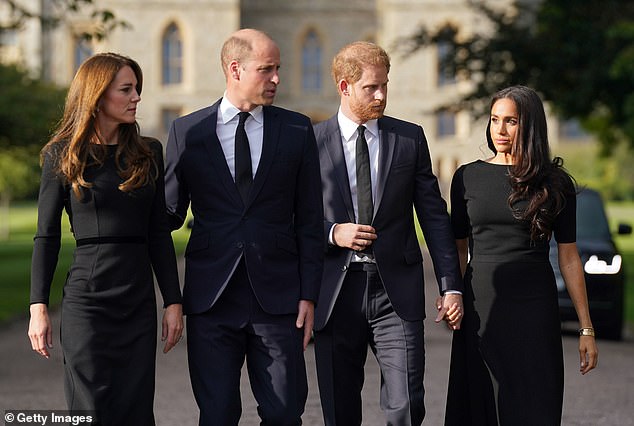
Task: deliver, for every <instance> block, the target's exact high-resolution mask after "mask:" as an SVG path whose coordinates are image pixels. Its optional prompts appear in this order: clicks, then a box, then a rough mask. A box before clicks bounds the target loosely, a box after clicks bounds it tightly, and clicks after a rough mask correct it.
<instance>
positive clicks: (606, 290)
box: [550, 189, 632, 340]
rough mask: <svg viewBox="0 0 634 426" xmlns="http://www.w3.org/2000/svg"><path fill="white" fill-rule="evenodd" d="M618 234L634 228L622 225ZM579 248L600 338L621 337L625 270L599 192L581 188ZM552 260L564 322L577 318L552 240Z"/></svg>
mask: <svg viewBox="0 0 634 426" xmlns="http://www.w3.org/2000/svg"><path fill="white" fill-rule="evenodd" d="M617 232H618V233H619V234H630V233H631V232H632V227H631V226H630V225H627V224H620V225H619V227H618V231H617ZM577 249H578V250H579V256H580V257H581V263H582V265H583V268H584V275H585V279H586V288H587V292H588V302H589V305H590V317H591V318H592V323H593V325H594V328H595V330H596V333H597V337H599V338H604V339H612V340H620V339H621V337H622V331H623V303H624V300H625V297H624V293H625V272H624V271H623V264H622V259H621V255H620V254H619V252H618V250H617V248H616V245H615V244H614V241H613V240H612V235H611V233H610V228H609V226H608V220H607V216H606V214H605V208H604V206H603V202H602V200H601V196H600V195H599V193H598V192H596V191H593V190H590V189H582V190H581V191H579V193H578V195H577ZM550 262H551V263H552V265H553V269H554V270H555V277H556V280H557V290H558V292H559V313H560V317H561V320H562V322H565V321H577V314H576V313H575V309H574V306H573V304H572V301H571V300H570V296H569V295H568V291H566V286H565V285H564V281H563V279H562V277H561V274H560V272H559V265H558V263H557V246H556V244H555V242H554V241H551V250H550Z"/></svg>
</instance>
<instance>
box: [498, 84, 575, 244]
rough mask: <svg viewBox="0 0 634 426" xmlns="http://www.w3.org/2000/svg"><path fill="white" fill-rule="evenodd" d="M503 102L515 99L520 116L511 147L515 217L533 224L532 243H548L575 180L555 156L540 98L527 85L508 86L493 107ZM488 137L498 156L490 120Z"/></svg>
mask: <svg viewBox="0 0 634 426" xmlns="http://www.w3.org/2000/svg"><path fill="white" fill-rule="evenodd" d="M500 99H510V100H512V101H513V102H514V103H515V107H516V108H517V114H518V130H517V134H516V136H515V140H514V141H513V144H512V145H511V156H512V158H513V165H512V166H511V167H510V168H509V179H510V183H511V194H510V195H509V198H508V204H509V207H510V208H511V209H512V211H513V216H514V217H515V218H517V219H520V220H524V221H526V222H528V223H529V226H530V236H531V240H533V241H537V240H548V239H549V238H550V236H551V235H552V230H553V225H554V222H555V218H556V217H557V215H558V214H559V213H560V212H561V210H562V209H563V208H564V205H565V202H566V195H569V194H567V193H566V188H569V184H567V183H568V182H570V180H571V179H572V177H571V176H569V175H568V173H567V172H566V171H565V169H564V168H563V159H562V158H561V157H554V158H552V157H551V153H550V147H549V144H548V128H547V124H546V114H545V112H544V105H543V103H542V101H541V99H540V97H539V95H537V93H536V92H535V91H534V90H532V89H530V88H528V87H525V86H512V87H508V88H506V89H502V90H500V91H499V92H497V93H496V94H495V95H494V96H493V98H492V99H491V108H493V105H494V104H495V103H496V102H497V101H498V100H500ZM486 137H487V144H488V146H489V149H490V150H491V151H493V153H497V151H496V149H495V145H494V144H493V139H492V137H491V120H490V119H489V123H488V125H487V129H486ZM520 201H525V202H526V203H525V207H522V208H519V207H517V203H518V202H520ZM522 204H524V203H522Z"/></svg>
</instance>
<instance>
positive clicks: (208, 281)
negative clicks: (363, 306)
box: [165, 101, 323, 314]
mask: <svg viewBox="0 0 634 426" xmlns="http://www.w3.org/2000/svg"><path fill="white" fill-rule="evenodd" d="M219 105H220V101H218V102H216V103H215V104H214V105H212V106H210V107H207V108H204V109H201V110H199V111H196V112H193V113H191V114H189V115H186V116H184V117H181V118H179V119H177V120H175V121H174V122H173V124H172V127H171V129H170V132H169V140H168V144H167V152H166V175H165V180H166V184H165V191H166V204H167V210H168V213H169V214H170V217H171V219H172V228H174V229H176V228H179V227H180V226H182V224H183V222H184V220H185V217H186V214H187V209H188V207H189V205H190V202H191V209H192V213H193V216H194V225H193V228H192V231H191V236H190V239H189V242H188V244H187V248H186V251H185V287H184V290H183V309H184V312H185V313H186V314H192V313H194V314H195V313H201V312H204V311H206V310H208V309H209V308H210V307H211V306H212V305H213V304H214V303H215V301H216V300H217V299H218V297H219V296H220V294H221V293H222V291H223V289H224V287H225V286H226V285H227V283H228V281H229V279H230V278H231V276H232V274H233V272H234V270H235V268H236V266H237V265H238V262H239V261H240V259H241V258H242V257H244V261H245V264H246V268H247V272H248V276H249V279H250V282H251V286H252V288H253V291H254V293H255V296H256V298H257V299H258V301H259V303H260V305H261V307H262V309H264V310H265V311H266V312H268V313H270V314H289V313H296V312H297V307H298V302H299V300H300V299H305V300H312V301H316V300H317V297H318V293H319V286H320V281H321V274H322V267H323V235H322V234H323V215H322V211H323V210H322V202H321V197H319V196H318V194H319V191H320V190H321V188H320V174H319V158H318V153H317V146H316V142H315V136H314V133H313V128H312V126H311V124H310V120H309V119H308V117H306V116H304V115H301V114H299V113H296V112H292V111H288V110H285V109H282V108H278V107H274V106H265V107H264V110H263V113H264V139H263V146H262V156H261V158H260V162H259V165H258V168H257V172H256V175H255V177H254V181H253V184H252V185H251V190H250V194H249V197H248V200H247V201H246V202H245V203H243V201H242V198H241V197H240V193H239V192H238V189H237V187H236V185H235V183H234V180H233V178H232V176H231V173H230V171H229V167H228V166H227V162H226V160H225V156H224V153H223V151H222V148H221V146H220V141H219V140H218V137H217V135H216V131H215V129H216V122H217V115H218V107H219Z"/></svg>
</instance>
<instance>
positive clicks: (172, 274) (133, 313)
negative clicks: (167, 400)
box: [31, 140, 181, 425]
mask: <svg viewBox="0 0 634 426" xmlns="http://www.w3.org/2000/svg"><path fill="white" fill-rule="evenodd" d="M150 146H151V148H152V151H153V153H154V157H155V160H156V165H157V168H158V176H157V178H156V180H155V181H154V182H153V184H151V185H146V186H144V187H142V188H139V189H137V190H134V191H132V192H129V193H128V192H123V191H120V190H119V189H118V185H119V184H120V183H121V182H123V179H122V178H121V177H120V176H119V175H118V173H117V168H116V164H115V151H116V149H117V146H116V145H115V146H105V149H106V150H107V157H106V160H105V162H104V164H103V165H101V166H97V165H93V166H90V167H87V169H86V171H85V173H84V179H85V180H86V181H87V182H90V183H92V185H93V186H92V188H89V189H85V188H84V189H83V193H84V195H83V198H82V199H78V198H77V197H76V196H75V195H74V193H73V191H72V190H70V188H69V187H68V186H67V185H64V184H63V181H62V180H61V179H60V178H59V177H58V176H57V175H56V173H55V171H54V170H55V164H56V163H57V161H58V160H59V150H60V149H61V147H60V146H55V147H53V148H52V149H50V150H49V151H48V152H47V153H46V154H45V156H44V162H43V167H42V180H41V184H40V194H39V200H38V225H37V234H36V235H35V242H34V249H33V259H32V274H31V275H32V276H31V303H46V304H48V297H49V292H50V285H51V280H52V277H53V273H54V271H55V266H56V264H57V257H58V253H59V248H60V237H61V226H60V220H61V215H62V211H63V210H64V209H66V211H67V213H68V215H69V218H70V222H71V227H72V231H73V234H74V237H75V239H76V242H77V248H76V249H75V252H74V259H73V262H72V265H71V267H70V270H69V272H68V276H67V280H66V283H65V285H64V295H63V298H62V312H61V333H60V335H61V344H62V351H63V355H64V370H65V387H64V388H65V393H66V400H67V403H68V408H69V409H70V410H91V411H95V412H96V414H97V417H98V422H99V423H98V424H100V425H153V424H154V415H153V400H154V375H155V369H154V367H155V358H156V334H157V324H156V323H157V319H156V301H155V296H154V294H155V293H154V280H153V276H152V270H153V269H154V272H155V273H156V277H157V281H158V284H159V288H160V290H161V294H162V296H163V301H164V304H165V305H166V306H167V305H169V304H172V303H181V295H180V288H179V285H178V273H177V269H176V260H175V255H174V246H173V243H172V239H171V235H170V230H169V228H168V224H167V217H166V213H165V212H166V210H165V195H164V182H163V159H162V158H163V157H162V155H163V154H162V148H161V144H160V143H159V142H158V141H155V140H151V142H150ZM94 148H96V147H94Z"/></svg>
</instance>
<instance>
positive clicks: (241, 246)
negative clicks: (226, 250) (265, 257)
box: [236, 241, 244, 249]
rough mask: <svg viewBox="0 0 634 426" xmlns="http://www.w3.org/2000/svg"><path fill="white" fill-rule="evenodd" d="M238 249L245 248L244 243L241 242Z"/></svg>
mask: <svg viewBox="0 0 634 426" xmlns="http://www.w3.org/2000/svg"><path fill="white" fill-rule="evenodd" d="M236 247H238V248H239V249H241V248H243V247H244V243H243V242H242V241H240V242H239V243H237V244H236Z"/></svg>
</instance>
